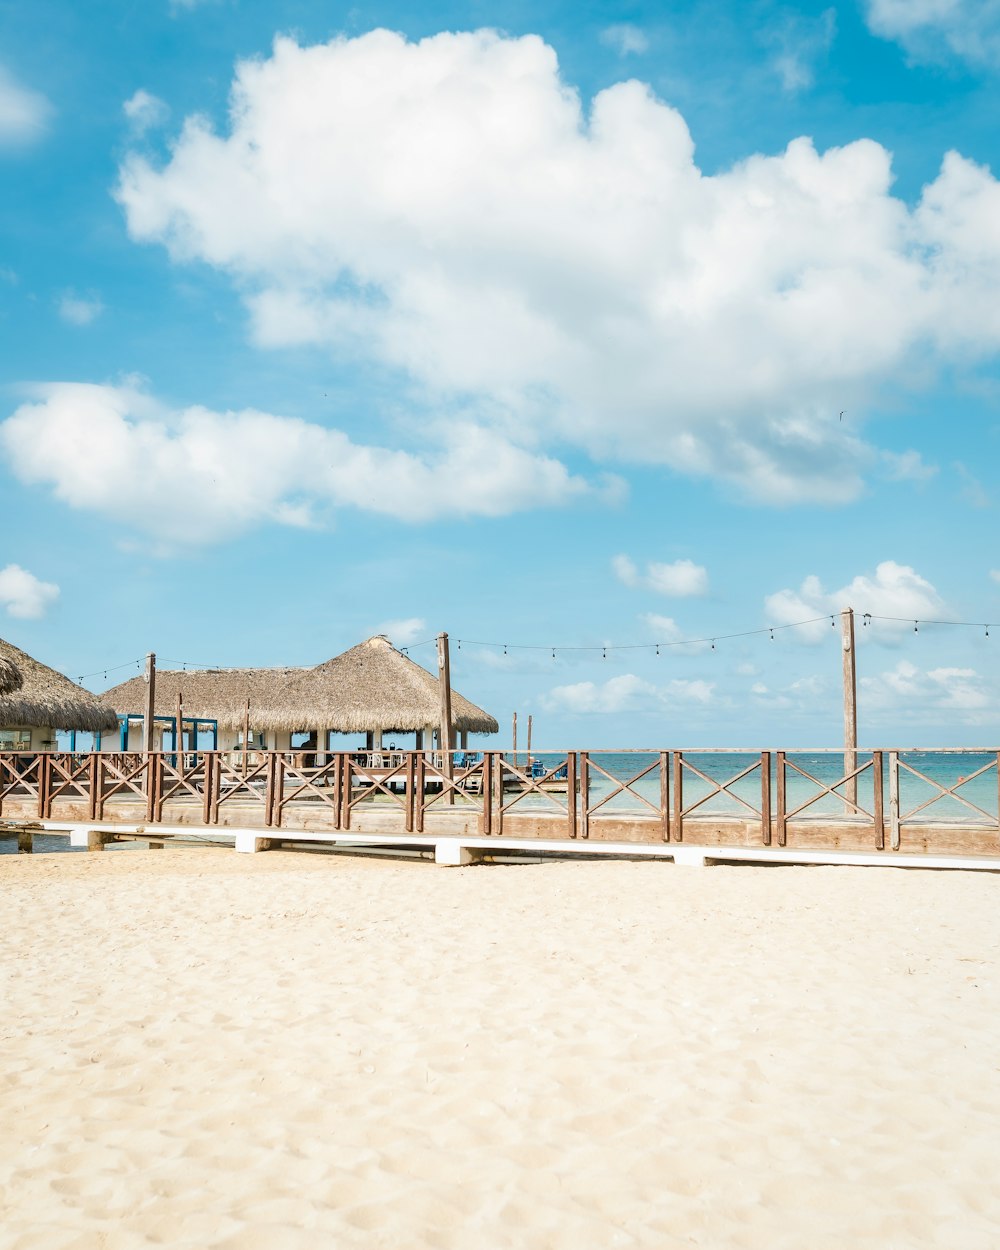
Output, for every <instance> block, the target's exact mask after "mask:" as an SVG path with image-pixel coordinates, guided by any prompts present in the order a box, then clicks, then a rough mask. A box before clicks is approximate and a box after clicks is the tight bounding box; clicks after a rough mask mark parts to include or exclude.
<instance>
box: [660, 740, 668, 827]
mask: <svg viewBox="0 0 1000 1250" xmlns="http://www.w3.org/2000/svg"><path fill="white" fill-rule="evenodd" d="M660 824H661V825H662V827H663V840H664V842H669V841H670V752H669V751H661V752H660Z"/></svg>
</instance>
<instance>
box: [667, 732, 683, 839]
mask: <svg viewBox="0 0 1000 1250" xmlns="http://www.w3.org/2000/svg"><path fill="white" fill-rule="evenodd" d="M670 833H671V837H672V838H673V840H674V841H675V842H683V841H684V752H683V751H675V752H674V820H673V827H672V828H671V831H670Z"/></svg>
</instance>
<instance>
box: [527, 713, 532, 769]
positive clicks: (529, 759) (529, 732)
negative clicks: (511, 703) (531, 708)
mask: <svg viewBox="0 0 1000 1250" xmlns="http://www.w3.org/2000/svg"><path fill="white" fill-rule="evenodd" d="M527 750H528V767H529V768H530V767H531V717H530V716H529V717H528V747H527Z"/></svg>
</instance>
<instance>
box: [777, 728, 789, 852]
mask: <svg viewBox="0 0 1000 1250" xmlns="http://www.w3.org/2000/svg"><path fill="white" fill-rule="evenodd" d="M777 760H778V764H777V767H778V814H777V816H778V845H779V846H784V845H785V841H786V839H787V837H788V833H787V830H786V827H785V812H786V811H787V809H788V805H787V803H786V801H785V798H786V795H785V784H786V782H787V780H788V776H787V770H786V768H785V753H784V751H778V752H777Z"/></svg>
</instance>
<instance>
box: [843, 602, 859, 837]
mask: <svg viewBox="0 0 1000 1250" xmlns="http://www.w3.org/2000/svg"><path fill="white" fill-rule="evenodd" d="M840 632H841V649H842V652H843V684H844V776H845V777H846V776H848V775H849V774H850V773H853V772H854V770H855V769H856V768H857V766H858V673H857V663H856V660H855V652H854V609H853V608H845V609H844V611H843V612H841V614H840ZM844 800H845V808H846V810H847V814H848V815H849V816H850V815H854V814H855V811H856V809H857V805H858V779H857V777H852V778H851V780H850V781H848V782H846V783H845V785H844Z"/></svg>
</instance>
